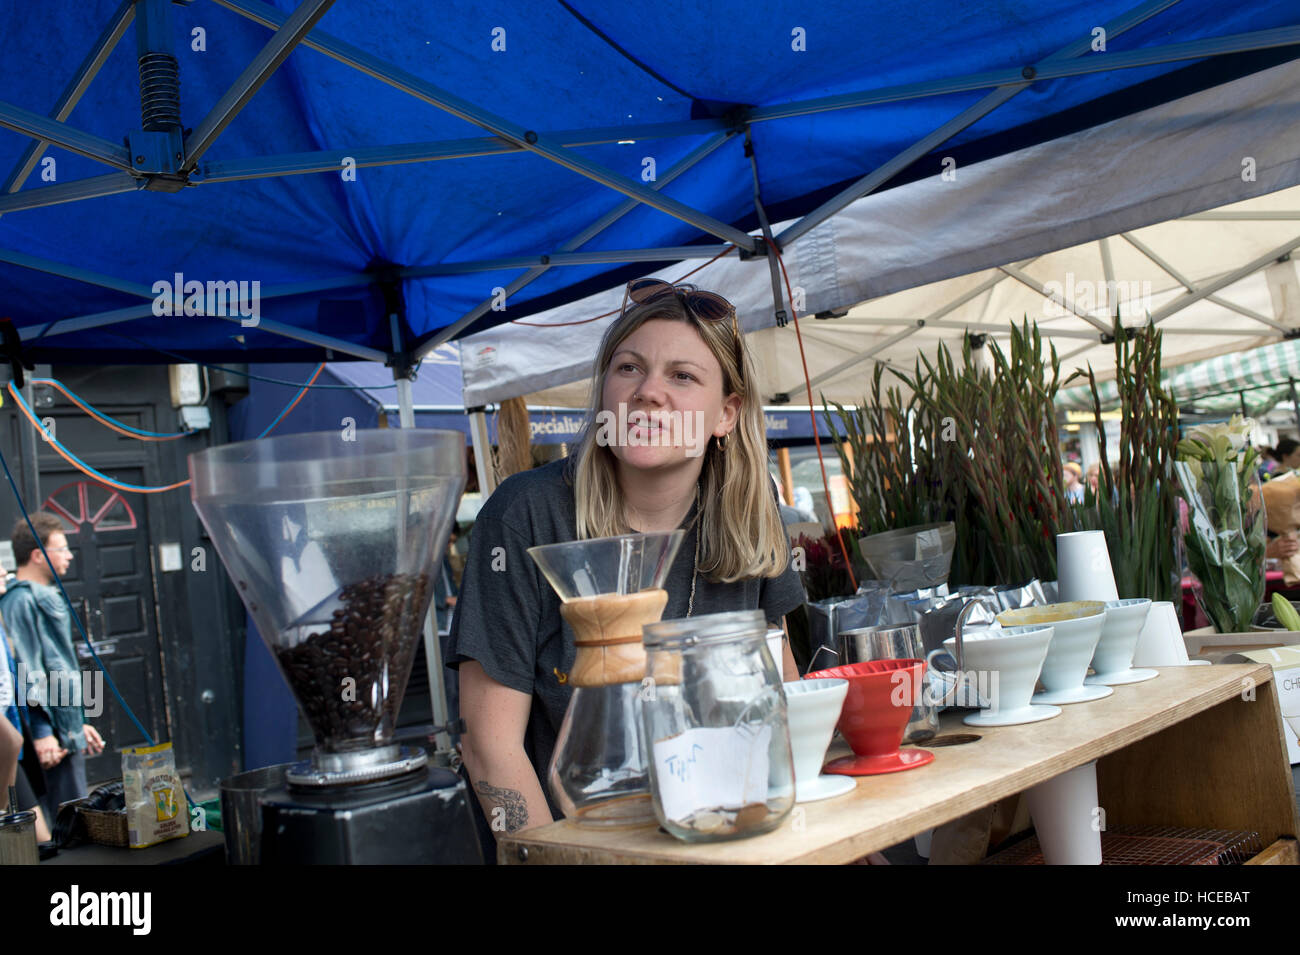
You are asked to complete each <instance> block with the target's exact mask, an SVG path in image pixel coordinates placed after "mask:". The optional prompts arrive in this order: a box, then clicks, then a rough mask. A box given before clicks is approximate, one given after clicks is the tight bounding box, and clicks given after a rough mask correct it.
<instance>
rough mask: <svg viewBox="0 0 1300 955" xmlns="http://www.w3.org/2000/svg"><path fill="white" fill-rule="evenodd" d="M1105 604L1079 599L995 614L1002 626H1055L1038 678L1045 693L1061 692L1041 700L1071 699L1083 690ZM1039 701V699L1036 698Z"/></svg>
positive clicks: (1103, 618) (1102, 621)
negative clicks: (1073, 694) (1059, 695)
mask: <svg viewBox="0 0 1300 955" xmlns="http://www.w3.org/2000/svg"><path fill="white" fill-rule="evenodd" d="M1105 610H1106V605H1105V604H1104V603H1102V602H1101V601H1100V600H1082V601H1077V602H1074V603H1058V604H1047V605H1045V606H1041V607H1022V608H1020V609H1019V610H1004V611H1002V613H1000V614H998V623H1000V624H1002V626H1004V627H1023V626H1032V625H1034V624H1050V625H1051V626H1052V627H1053V628H1054V629H1055V631H1056V632H1055V634H1053V636H1052V642H1051V643H1050V644H1049V645H1048V648H1047V658H1046V659H1045V660H1043V671H1042V673H1040V674H1039V679H1041V680H1042V681H1043V686H1044V688H1045V689H1046V690H1047V693H1048V694H1053V693H1056V694H1061V695H1062V698H1061V699H1054V698H1048V699H1045V700H1042V701H1041V702H1048V703H1066V702H1070V697H1069V694H1071V693H1075V694H1078V693H1079V691H1081V690H1082V689H1083V678H1084V677H1085V676H1087V675H1088V663H1089V662H1090V661H1091V660H1092V655H1093V653H1094V652H1095V651H1096V649H1097V643H1098V642H1099V641H1100V640H1101V628H1102V624H1103V623H1105V620H1106V615H1105ZM1035 700H1036V701H1038V698H1037V697H1035Z"/></svg>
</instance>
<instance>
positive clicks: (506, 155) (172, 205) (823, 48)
mask: <svg viewBox="0 0 1300 955" xmlns="http://www.w3.org/2000/svg"><path fill="white" fill-rule="evenodd" d="M0 9H3V10H4V18H3V20H2V21H0V22H3V23H4V29H3V30H0V56H2V57H3V62H4V65H5V77H6V80H5V85H4V89H3V93H0V175H3V176H4V177H5V178H4V180H3V182H4V186H3V188H0V316H6V317H8V318H9V319H10V320H11V322H12V325H11V326H7V325H5V324H4V323H0V328H4V329H8V332H9V333H8V334H7V335H6V337H5V343H4V351H5V353H6V355H7V356H8V359H9V361H10V362H11V363H12V364H13V365H14V367H15V370H16V369H17V366H18V365H19V364H20V363H23V362H48V363H52V364H53V363H87V362H93V363H100V364H120V363H136V362H159V363H167V362H177V361H203V362H250V361H251V362H294V361H298V362H301V361H311V362H317V361H327V360H332V359H335V358H343V357H345V356H347V357H352V358H360V359H366V360H370V361H375V362H381V363H383V364H385V365H388V366H391V368H392V374H393V375H394V376H395V377H396V378H397V382H398V388H397V389H396V391H397V393H398V397H399V403H400V405H401V408H402V415H401V417H402V419H403V420H402V425H403V426H412V425H414V423H415V422H414V419H413V404H414V402H413V398H412V395H411V384H410V375H411V373H412V371H413V370H414V368H415V366H416V363H417V362H418V361H419V360H420V359H422V358H423V357H425V356H427V355H428V354H430V353H431V352H432V351H433V350H434V349H435V348H437V347H438V346H439V345H440V344H442V343H444V342H446V341H450V340H452V339H455V338H457V337H460V336H463V335H466V334H468V333H470V332H474V331H482V330H484V329H487V328H489V327H491V326H495V325H500V324H502V323H505V322H517V321H519V320H520V319H524V318H527V317H528V316H529V315H532V314H535V313H538V312H542V311H545V310H547V309H551V308H554V307H555V306H558V305H561V304H563V303H565V302H569V301H573V300H576V299H579V298H581V297H583V296H584V295H588V294H592V293H595V292H598V291H601V290H604V289H607V288H610V287H611V286H615V285H617V284H618V283H619V282H621V281H624V280H626V279H627V278H630V277H635V276H640V275H644V274H647V273H648V272H650V271H652V270H653V269H654V268H655V267H656V266H657V264H660V263H669V262H680V261H683V260H702V261H704V260H709V259H713V258H715V257H718V256H720V255H725V254H727V253H729V252H735V251H738V252H739V254H740V256H741V257H742V258H746V259H750V260H752V261H753V262H754V266H755V267H756V268H762V269H764V270H765V271H767V272H768V273H769V274H770V276H771V286H772V292H773V296H772V301H771V303H770V308H767V307H765V308H763V309H750V310H749V314H745V315H744V317H743V320H744V324H745V327H746V329H747V330H752V329H754V328H757V327H767V326H772V325H774V324H775V325H777V326H780V325H783V324H784V322H785V320H786V318H787V317H788V315H789V313H790V307H791V306H792V305H795V303H787V302H786V300H785V298H784V293H783V291H782V289H781V287H780V281H779V278H780V263H779V262H778V255H777V254H776V253H779V252H780V251H781V250H782V249H785V248H789V247H790V246H791V244H792V243H796V242H801V241H803V242H805V243H813V244H815V243H816V241H817V228H818V226H819V225H821V224H823V223H825V222H827V221H828V220H829V219H830V218H831V217H833V216H835V215H836V213H838V212H839V211H841V210H843V209H844V208H846V207H847V206H848V205H849V204H850V203H852V202H854V201H855V200H858V199H860V198H861V197H863V196H865V195H867V194H868V193H872V192H876V191H879V190H883V189H886V188H892V187H895V186H898V185H901V184H905V183H908V182H911V181H917V180H920V179H923V178H925V177H931V176H937V175H939V174H940V172H941V171H945V170H950V169H952V168H956V167H961V168H965V167H967V166H970V165H972V164H977V163H979V162H980V161H982V160H988V159H990V158H993V157H997V156H1000V155H1003V154H1005V153H1008V152H1010V151H1012V150H1016V149H1023V148H1024V147H1026V146H1031V145H1034V144H1039V143H1049V142H1051V141H1053V140H1056V139H1058V138H1060V137H1062V136H1065V135H1068V134H1070V133H1072V132H1076V131H1079V130H1084V129H1088V128H1091V127H1094V126H1096V125H1097V124H1100V123H1103V122H1106V121H1109V120H1113V119H1115V118H1116V117H1119V116H1124V115H1127V114H1130V113H1134V112H1136V111H1138V110H1142V109H1144V108H1147V107H1151V106H1153V105H1156V104H1161V103H1165V102H1169V101H1172V100H1175V99H1177V98H1179V97H1184V96H1187V95H1188V94H1190V93H1194V92H1196V91H1198V90H1204V89H1208V88H1213V87H1216V86H1219V85H1220V84H1226V83H1228V82H1229V81H1231V80H1233V79H1234V78H1238V77H1242V76H1246V75H1251V74H1254V73H1257V72H1260V71H1265V70H1268V69H1270V68H1273V67H1276V66H1278V65H1279V64H1284V63H1289V62H1290V61H1292V60H1295V59H1296V58H1297V57H1300V13H1298V12H1297V10H1296V8H1295V5H1294V2H1293V0H1257V2H1253V3H1250V4H1236V5H1231V6H1228V7H1224V6H1222V5H1221V4H1218V3H1216V2H1213V0H1181V2H1179V0H1147V2H1143V3H1135V2H1134V0H1089V2H1085V3H1078V2H1075V0H1032V2H1031V0H1011V2H1006V0H1000V2H997V3H993V2H988V0H981V2H975V3H971V4H966V5H960V6H958V5H953V4H951V3H946V2H945V3H943V4H942V5H940V4H938V3H935V4H932V5H931V6H930V7H929V8H927V7H926V6H925V5H918V4H917V3H915V2H908V3H903V2H897V0H890V2H886V3H879V4H872V5H869V6H868V5H862V4H855V3H850V2H845V0H833V2H828V3H825V4H822V5H820V6H819V7H816V8H809V7H807V6H805V5H800V4H783V3H778V2H771V0H750V2H748V3H745V4H744V5H743V6H742V5H740V4H733V3H726V2H722V3H710V4H700V3H692V2H680V3H676V4H671V5H667V6H665V5H655V6H645V5H637V4H622V5H610V4H594V3H590V2H584V0H562V2H560V3H558V4H518V3H512V2H508V0H487V2H475V3H473V4H464V5H459V6H451V7H448V6H445V5H442V4H428V3H416V2H402V0H364V2H363V0H302V2H301V3H291V2H288V0H278V2H277V3H276V4H270V3H265V2H262V0H204V2H184V0H178V2H170V0H120V2H119V0H78V2H76V3H72V2H70V0H63V2H58V0H56V2H53V3H47V4H30V3H26V2H21V0H3V2H2V3H0ZM318 24H319V25H318ZM345 38H346V39H345ZM1270 105H1271V104H1270V102H1269V101H1268V100H1267V99H1263V100H1260V101H1259V102H1256V103H1252V104H1251V106H1252V108H1254V109H1256V110H1267V109H1268V108H1269V107H1270ZM1147 134H1148V135H1150V136H1158V135H1159V131H1158V130H1156V131H1148V133H1147ZM1060 158H1061V166H1062V167H1063V168H1065V169H1066V174H1068V157H1066V156H1062V157H1060ZM1177 158H1181V157H1171V160H1170V161H1171V162H1173V161H1175V160H1176V159H1177ZM1044 174H1050V171H1047V170H1044ZM1058 174H1059V171H1058ZM1206 175H1209V173H1207V174H1206ZM1297 181H1300V174H1298V173H1297V170H1296V168H1295V166H1294V164H1291V165H1278V166H1276V167H1266V168H1264V169H1263V171H1262V174H1261V176H1260V177H1259V179H1258V180H1254V179H1252V180H1251V183H1250V184H1249V185H1246V186H1244V187H1243V188H1242V190H1241V191H1242V192H1243V194H1245V195H1249V194H1262V193H1264V192H1268V191H1271V190H1275V189H1278V188H1282V187H1283V186H1286V185H1293V184H1295V182H1297ZM1151 188H1158V187H1157V186H1155V185H1153V186H1152V187H1151ZM1008 198H1009V199H1012V200H1013V198H1014V197H1008ZM1207 207H1208V206H1207ZM1155 218H1158V214H1154V217H1153V219H1152V221H1155ZM785 220H791V223H790V224H789V225H787V226H786V227H785V228H784V229H783V230H782V231H781V232H780V233H779V234H773V233H772V230H771V228H770V223H771V222H778V221H785ZM890 227H891V228H892V227H898V226H897V224H892V225H891V226H890ZM756 231H757V233H758V234H754V233H755V232H756ZM989 241H990V243H991V244H992V243H996V241H997V236H990V238H989ZM1036 241H1038V242H1039V243H1040V244H1041V245H1042V246H1044V247H1051V246H1052V244H1053V243H1055V242H1063V241H1065V238H1064V237H1061V236H1053V235H1050V234H1047V233H1045V234H1044V235H1043V236H1041V237H1040V238H1037V239H1036ZM1296 245H1300V239H1298V240H1297V242H1296ZM1020 251H1022V252H1024V254H1029V252H1028V251H1026V250H1024V249H1021V250H1020ZM945 267H951V268H954V269H957V268H960V266H959V265H958V264H955V263H950V264H949V266H945V265H943V264H942V263H937V264H935V265H934V266H933V267H932V269H931V270H930V272H928V273H923V272H922V271H919V270H913V271H911V272H910V273H908V279H907V280H908V281H910V282H914V283H916V284H920V283H922V282H925V281H930V280H933V279H934V278H938V277H946V276H945V275H943V274H942V273H943V270H944V268H945ZM950 274H960V271H958V272H952V273H950ZM825 286H826V287H823V288H818V289H815V290H809V291H810V294H812V293H814V292H815V293H816V301H817V302H818V305H817V308H818V309H821V308H834V307H837V303H838V305H848V304H852V301H849V300H848V299H849V298H852V295H851V293H850V292H847V291H846V292H843V293H840V292H839V291H838V289H837V288H835V287H834V283H833V282H827V283H825ZM841 297H843V298H844V299H845V300H844V301H839V299H840V298H841ZM859 297H860V296H859ZM476 428H477V430H478V432H479V433H477V434H476V435H475V438H476V442H478V443H480V444H481V443H482V442H484V441H485V440H486V426H485V424H484V422H483V421H482V417H481V416H479V419H478V424H477V425H476ZM480 457H481V456H480Z"/></svg>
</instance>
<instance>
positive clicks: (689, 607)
mask: <svg viewBox="0 0 1300 955" xmlns="http://www.w3.org/2000/svg"><path fill="white" fill-rule="evenodd" d="M699 524H700V486H699V485H698V484H697V485H695V516H694V517H693V518H691V527H692V528H693V529H694V531H695V559H694V560H693V561H692V563H691V596H690V599H689V600H688V601H687V602H686V616H687V617H690V615H691V614H693V613H694V612H695V577H696V574H698V573H699V570H700V527H699Z"/></svg>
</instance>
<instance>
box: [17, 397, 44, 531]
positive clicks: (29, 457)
mask: <svg viewBox="0 0 1300 955" xmlns="http://www.w3.org/2000/svg"><path fill="white" fill-rule="evenodd" d="M21 390H22V393H23V400H24V401H26V402H27V407H29V408H31V409H32V413H33V414H35V413H36V389H35V388H34V387H33V386H32V379H31V378H30V377H29V378H28V379H27V383H26V384H25V385H23V387H22V389H21ZM18 433H19V435H21V437H20V438H19V442H20V444H21V447H22V460H23V497H25V498H26V500H25V501H24V502H23V503H24V504H25V505H26V507H27V510H28V511H35V510H37V509H39V508H40V506H41V461H40V458H39V457H38V455H39V454H40V445H38V444H37V443H36V429H35V428H34V427H29V426H28V424H27V422H26V421H23V420H22V418H21V417H20V418H19V423H18Z"/></svg>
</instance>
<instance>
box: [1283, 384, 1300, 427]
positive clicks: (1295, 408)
mask: <svg viewBox="0 0 1300 955" xmlns="http://www.w3.org/2000/svg"><path fill="white" fill-rule="evenodd" d="M1286 385H1287V388H1289V389H1290V391H1291V411H1292V412H1293V413H1294V414H1295V426H1296V430H1297V431H1300V401H1296V396H1295V379H1294V378H1288V379H1287V380H1286Z"/></svg>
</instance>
